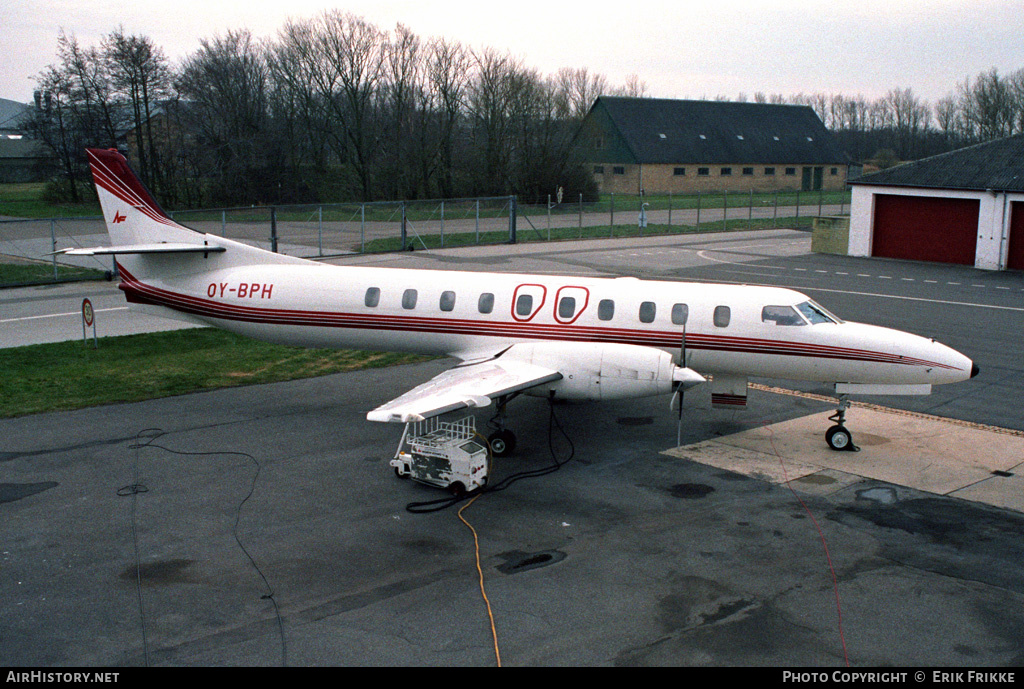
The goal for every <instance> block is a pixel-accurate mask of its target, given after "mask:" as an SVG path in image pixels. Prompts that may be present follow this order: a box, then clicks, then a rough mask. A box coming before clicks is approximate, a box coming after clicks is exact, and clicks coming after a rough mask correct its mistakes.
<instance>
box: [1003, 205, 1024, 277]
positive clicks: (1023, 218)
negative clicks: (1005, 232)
mask: <svg viewBox="0 0 1024 689" xmlns="http://www.w3.org/2000/svg"><path fill="white" fill-rule="evenodd" d="M1006 267H1007V268H1010V269H1012V270H1024V203H1021V202H1020V201H1014V202H1013V203H1011V204H1010V254H1009V256H1007V257H1006Z"/></svg>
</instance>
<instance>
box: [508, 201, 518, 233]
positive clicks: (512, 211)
mask: <svg viewBox="0 0 1024 689" xmlns="http://www.w3.org/2000/svg"><path fill="white" fill-rule="evenodd" d="M508 243H509V244H515V243H516V197H515V196H509V197H508Z"/></svg>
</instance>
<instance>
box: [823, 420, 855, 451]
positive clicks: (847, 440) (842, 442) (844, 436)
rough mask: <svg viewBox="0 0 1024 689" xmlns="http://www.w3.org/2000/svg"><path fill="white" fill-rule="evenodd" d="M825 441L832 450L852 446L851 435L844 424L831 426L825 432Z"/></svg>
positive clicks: (846, 448) (845, 448) (847, 448)
mask: <svg viewBox="0 0 1024 689" xmlns="http://www.w3.org/2000/svg"><path fill="white" fill-rule="evenodd" d="M825 442H827V443H828V446H829V447H831V448H832V449H833V450H849V449H850V448H851V447H853V436H851V435H850V431H848V430H846V427H845V426H833V427H832V428H830V429H828V431H826V432H825Z"/></svg>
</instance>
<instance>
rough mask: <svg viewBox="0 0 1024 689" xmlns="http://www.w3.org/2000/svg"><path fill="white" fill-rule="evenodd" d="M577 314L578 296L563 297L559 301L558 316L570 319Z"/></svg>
mask: <svg viewBox="0 0 1024 689" xmlns="http://www.w3.org/2000/svg"><path fill="white" fill-rule="evenodd" d="M575 314H576V298H575V297H562V298H561V299H560V300H559V302H558V317H559V318H561V319H562V320H568V319H570V318H572V317H573V316H574V315H575Z"/></svg>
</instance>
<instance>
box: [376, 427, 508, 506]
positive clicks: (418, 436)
mask: <svg viewBox="0 0 1024 689" xmlns="http://www.w3.org/2000/svg"><path fill="white" fill-rule="evenodd" d="M391 466H392V467H394V469H395V474H396V475H397V476H399V477H400V478H412V479H413V480H414V481H419V482H420V483H426V484H428V485H431V486H437V487H438V488H446V489H448V490H449V491H451V492H452V493H454V494H455V495H462V494H464V493H467V492H470V491H474V490H476V489H478V488H482V487H483V486H484V485H485V484H486V483H487V475H488V473H489V471H490V455H489V453H488V451H487V446H486V441H483V439H482V437H481V436H478V435H477V432H476V421H475V420H474V418H473V417H472V416H466V417H465V418H462V419H458V420H457V421H441V420H440V417H434V418H432V419H426V420H424V421H414V422H411V423H407V424H405V431H404V432H403V433H402V439H401V440H400V441H399V443H398V451H397V452H396V453H395V458H394V459H392V460H391Z"/></svg>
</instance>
